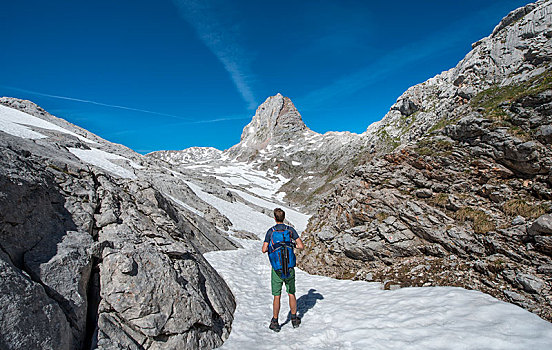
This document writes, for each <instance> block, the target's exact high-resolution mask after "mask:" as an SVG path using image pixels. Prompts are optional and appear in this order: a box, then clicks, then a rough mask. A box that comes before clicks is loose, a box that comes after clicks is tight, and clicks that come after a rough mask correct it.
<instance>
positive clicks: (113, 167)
mask: <svg viewBox="0 0 552 350" xmlns="http://www.w3.org/2000/svg"><path fill="white" fill-rule="evenodd" d="M69 152H71V153H73V154H74V155H75V156H77V157H78V158H79V159H80V160H82V161H83V162H85V163H88V164H92V165H95V166H97V167H99V168H102V169H104V170H107V171H109V172H110V173H112V174H115V175H117V176H119V177H122V178H126V179H136V175H135V174H134V173H133V172H132V171H130V170H128V169H125V168H123V167H122V166H120V165H117V164H115V163H112V162H111V161H110V160H125V161H127V162H129V163H130V162H131V161H130V160H129V159H128V158H125V157H122V156H120V155H117V154H113V153H108V152H105V151H102V150H99V149H96V148H92V149H89V150H85V149H80V148H69ZM136 165H137V164H136Z"/></svg>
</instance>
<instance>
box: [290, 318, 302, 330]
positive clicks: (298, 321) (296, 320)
mask: <svg viewBox="0 0 552 350" xmlns="http://www.w3.org/2000/svg"><path fill="white" fill-rule="evenodd" d="M291 324H292V325H293V328H297V327H299V325H300V324H301V319H300V318H299V317H295V318H292V319H291Z"/></svg>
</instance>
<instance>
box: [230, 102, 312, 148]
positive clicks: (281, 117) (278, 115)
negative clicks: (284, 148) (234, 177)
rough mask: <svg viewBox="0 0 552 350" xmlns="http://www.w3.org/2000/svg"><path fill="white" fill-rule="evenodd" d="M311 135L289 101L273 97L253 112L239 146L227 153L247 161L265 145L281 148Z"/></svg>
mask: <svg viewBox="0 0 552 350" xmlns="http://www.w3.org/2000/svg"><path fill="white" fill-rule="evenodd" d="M303 134H305V135H303ZM313 134H314V132H313V131H311V130H310V129H309V128H307V126H306V125H305V123H303V120H302V119H301V115H300V114H299V111H297V108H295V106H294V105H293V103H292V102H291V100H290V99H289V98H288V97H284V96H282V95H281V94H277V95H276V96H272V97H269V98H267V99H266V101H265V102H264V103H263V104H261V105H260V106H259V108H257V111H256V112H255V115H254V116H253V120H251V123H249V124H248V125H246V126H245V128H244V129H243V132H242V135H241V141H240V143H239V144H237V145H235V146H234V147H232V148H230V149H229V150H228V152H227V153H228V154H229V155H230V156H231V157H233V158H237V159H250V158H251V157H252V156H255V155H256V153H257V152H258V151H260V150H262V149H265V148H266V147H267V146H268V145H284V144H286V143H290V142H292V141H295V140H296V139H303V138H304V137H305V136H306V135H313Z"/></svg>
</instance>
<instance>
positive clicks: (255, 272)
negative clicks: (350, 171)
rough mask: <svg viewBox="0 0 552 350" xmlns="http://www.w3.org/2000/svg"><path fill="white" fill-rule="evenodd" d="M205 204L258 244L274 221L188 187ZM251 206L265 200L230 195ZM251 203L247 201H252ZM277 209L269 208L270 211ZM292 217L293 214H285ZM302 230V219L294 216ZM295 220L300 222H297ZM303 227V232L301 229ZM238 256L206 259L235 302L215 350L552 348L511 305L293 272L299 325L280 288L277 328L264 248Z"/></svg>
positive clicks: (545, 325) (538, 323) (450, 291)
mask: <svg viewBox="0 0 552 350" xmlns="http://www.w3.org/2000/svg"><path fill="white" fill-rule="evenodd" d="M188 185H190V187H191V188H192V190H193V191H194V192H195V193H196V194H197V195H198V196H199V197H200V198H201V199H203V200H205V201H206V202H208V203H209V204H211V205H213V206H214V207H216V208H217V209H218V210H219V211H220V212H221V213H222V214H224V215H226V216H227V217H228V218H229V219H230V221H231V222H232V223H233V225H234V226H233V227H234V228H236V229H243V230H247V231H250V232H254V233H256V234H257V235H258V236H259V237H260V238H261V239H262V238H264V234H265V232H266V230H267V229H268V228H270V227H271V226H272V225H273V224H274V221H273V219H272V218H270V217H268V216H266V215H263V214H261V213H258V212H256V211H255V210H253V209H252V208H250V207H248V206H246V205H244V204H243V203H239V202H236V203H229V202H227V201H224V200H222V199H219V198H217V197H215V196H212V195H210V194H208V193H205V192H204V191H202V189H201V188H200V187H199V186H197V185H194V184H193V183H188ZM234 191H235V192H237V193H238V194H240V196H242V197H243V198H244V199H246V200H251V202H253V203H254V204H257V205H260V206H263V207H270V204H271V203H270V201H267V200H265V199H260V198H254V196H252V195H249V194H247V193H245V192H243V191H238V190H234ZM251 197H253V198H251ZM275 206H277V205H273V206H272V207H275ZM286 213H289V214H292V213H293V210H290V209H289V208H288V209H287V211H286ZM294 215H296V217H295V220H296V221H294V220H293V219H291V215H290V216H289V217H288V218H290V221H291V223H292V224H295V227H297V228H298V231H301V229H303V228H304V227H305V226H306V222H307V219H308V217H307V216H306V215H304V214H301V213H299V212H297V211H295V214H294ZM301 215H302V216H303V217H301ZM300 228H301V229H300ZM236 240H237V241H238V242H239V243H240V244H241V245H242V246H243V247H244V249H239V250H233V251H218V252H210V253H207V254H205V257H206V258H207V260H208V261H209V263H211V265H213V267H214V268H215V269H216V270H217V271H218V272H219V274H220V275H221V276H222V277H223V278H224V280H225V281H226V283H227V284H228V285H229V287H230V289H231V290H232V293H233V294H234V296H235V298H236V302H237V308H236V312H235V314H234V317H235V319H234V322H233V324H232V332H231V334H230V337H229V338H228V340H226V342H225V343H224V345H223V346H222V347H221V349H237V350H246V349H302V350H303V349H497V350H498V349H501V350H502V349H550V348H552V324H550V323H549V322H547V321H544V320H542V319H540V318H539V317H538V316H536V315H534V314H532V313H530V312H528V311H526V310H524V309H522V308H520V307H517V306H515V305H513V304H508V303H505V302H502V301H499V300H497V299H494V298H493V297H491V296H489V295H486V294H483V293H480V292H476V291H469V290H465V289H462V288H454V287H429V288H402V289H398V290H394V291H386V290H382V289H381V284H379V283H369V282H362V281H349V280H335V279H331V278H328V277H323V276H315V275H309V274H307V273H305V272H303V271H301V270H299V269H296V287H297V291H296V297H297V304H298V314H299V316H300V317H302V324H301V326H300V327H299V328H297V329H294V328H293V327H292V326H291V323H290V321H289V319H288V317H289V306H288V298H287V294H286V293H285V289H284V291H283V293H282V300H281V301H282V305H281V310H280V317H279V321H280V324H282V330H281V331H280V332H279V333H275V332H273V331H271V330H269V329H268V324H269V322H270V318H271V317H272V295H271V291H270V263H269V262H268V257H267V256H266V255H265V254H262V253H261V246H262V241H248V240H241V239H236Z"/></svg>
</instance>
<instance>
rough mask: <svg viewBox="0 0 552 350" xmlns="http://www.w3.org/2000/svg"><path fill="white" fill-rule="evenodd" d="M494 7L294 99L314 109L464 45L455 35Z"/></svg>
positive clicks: (465, 29) (463, 37)
mask: <svg viewBox="0 0 552 350" xmlns="http://www.w3.org/2000/svg"><path fill="white" fill-rule="evenodd" d="M496 10H497V9H496V8H494V7H492V6H491V7H489V8H485V9H482V10H480V11H478V12H476V13H474V14H473V15H472V16H470V17H469V18H464V19H463V20H460V21H457V22H454V23H451V24H450V25H449V26H448V27H447V28H441V29H440V30H438V31H435V34H433V35H431V36H430V37H426V38H423V40H420V41H417V42H411V43H408V44H406V45H404V46H401V47H398V48H397V49H395V50H393V51H391V52H388V53H387V54H385V55H382V56H380V57H378V58H375V59H374V60H373V61H372V62H371V63H370V64H368V65H367V66H365V67H364V68H362V69H360V70H358V71H356V72H353V73H351V74H349V75H346V76H343V77H341V78H339V79H337V80H335V81H334V82H332V83H330V84H328V85H326V86H323V87H321V88H319V89H316V90H314V91H311V92H310V93H308V94H306V95H305V96H303V97H302V98H299V99H297V102H298V104H299V105H301V107H302V108H303V109H304V110H308V109H317V108H320V105H322V104H323V103H324V102H326V101H328V100H331V99H334V98H338V97H342V96H348V95H351V94H353V93H355V92H357V91H360V90H362V89H364V88H366V87H368V86H370V85H372V84H375V83H378V82H381V81H383V80H384V79H385V77H386V76H388V75H389V74H390V73H392V72H393V71H396V70H400V69H402V68H404V67H407V66H412V65H414V64H415V63H417V62H422V61H423V60H424V59H426V58H428V57H431V56H433V55H436V54H439V53H441V52H443V51H446V50H450V49H452V48H454V47H457V46H458V45H465V46H467V45H469V43H466V42H465V38H466V35H459V33H464V34H465V32H466V31H467V28H470V27H472V26H473V23H477V22H478V21H480V20H481V19H482V18H485V17H487V16H488V15H489V13H496ZM493 11H494V12H493ZM450 68H452V67H450ZM436 73H437V72H436ZM428 78H429V77H428Z"/></svg>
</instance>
